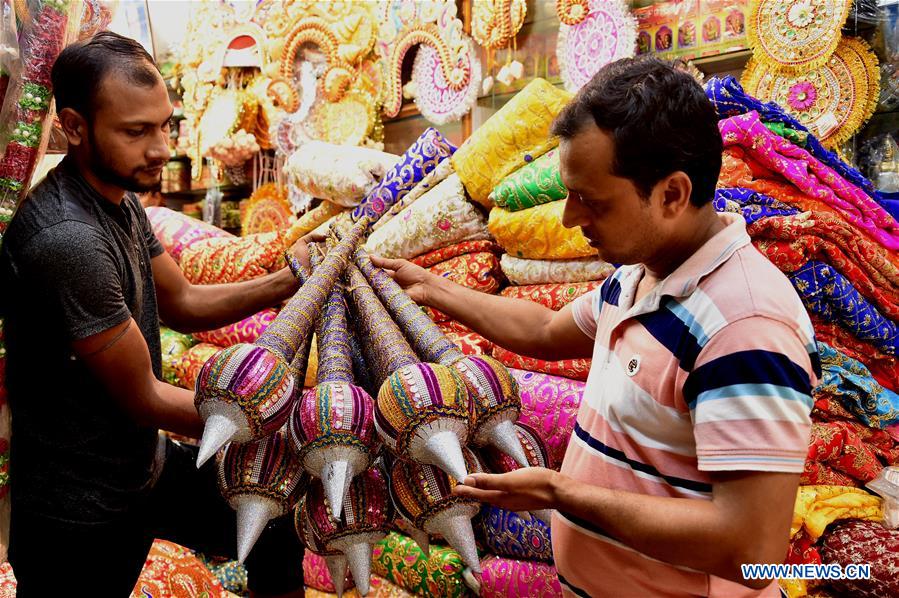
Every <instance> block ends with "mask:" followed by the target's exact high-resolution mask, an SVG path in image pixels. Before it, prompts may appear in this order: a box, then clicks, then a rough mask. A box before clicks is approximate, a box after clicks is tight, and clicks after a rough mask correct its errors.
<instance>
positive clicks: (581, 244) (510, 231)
mask: <svg viewBox="0 0 899 598" xmlns="http://www.w3.org/2000/svg"><path fill="white" fill-rule="evenodd" d="M564 210H565V202H564V201H554V202H552V203H547V204H543V205H541V206H536V207H534V208H528V209H527V210H521V211H520V212H509V211H508V210H504V209H502V208H493V209H492V210H490V218H489V220H488V221H487V228H489V229H490V234H492V235H493V238H495V239H496V242H497V243H499V244H500V246H501V247H502V248H503V249H505V250H506V252H507V253H509V254H510V255H513V256H515V257H523V258H529V259H535V260H563V259H573V258H579V257H590V256H593V255H596V249H594V248H593V247H591V246H590V244H589V243H588V242H587V239H586V237H584V234H583V233H582V232H581V229H580V228H565V227H564V226H563V225H562V212H563V211H564Z"/></svg>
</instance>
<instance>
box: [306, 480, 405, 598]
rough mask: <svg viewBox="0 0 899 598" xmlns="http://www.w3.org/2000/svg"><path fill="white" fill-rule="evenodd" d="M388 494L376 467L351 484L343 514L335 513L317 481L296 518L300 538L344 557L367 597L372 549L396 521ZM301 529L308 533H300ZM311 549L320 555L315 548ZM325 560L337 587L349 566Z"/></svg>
mask: <svg viewBox="0 0 899 598" xmlns="http://www.w3.org/2000/svg"><path fill="white" fill-rule="evenodd" d="M387 493H388V490H387V480H386V476H385V474H384V471H383V470H382V469H381V468H380V467H378V466H375V467H372V468H370V469H368V470H366V471H365V472H364V473H362V474H361V475H359V476H357V477H356V478H355V479H354V480H353V482H352V484H350V487H349V489H348V490H347V494H346V497H345V500H344V502H343V510H342V511H339V512H335V511H333V510H332V509H331V505H330V504H329V503H328V501H327V499H326V498H325V493H324V489H323V487H322V485H321V484H320V483H319V482H318V481H313V482H312V483H311V484H310V487H309V491H308V492H307V494H306V499H305V501H303V502H302V503H301V506H300V508H298V509H297V511H296V514H295V523H296V526H297V529H298V533H299V535H300V537H301V538H304V539H305V538H310V537H311V538H313V539H317V540H319V541H320V545H324V548H325V550H326V551H333V550H336V551H338V552H339V553H340V554H341V555H343V563H346V564H349V568H350V572H352V574H353V580H354V581H355V582H356V588H357V589H358V590H359V593H360V594H362V595H363V596H365V595H366V594H368V590H369V579H370V578H371V550H372V545H373V544H375V543H377V542H379V541H380V540H382V539H383V538H384V536H386V535H387V523H388V522H389V521H390V520H391V519H392V513H391V512H390V506H391V503H390V499H389V498H388V494H387ZM301 526H303V527H306V528H307V529H305V530H303V531H299V530H300V527H301ZM307 546H309V548H310V549H312V550H313V552H315V551H316V550H315V549H314V548H313V547H312V546H311V545H308V544H307ZM319 549H320V548H319ZM329 559H330V560H329ZM325 560H326V562H327V564H328V569H329V571H330V572H331V578H332V579H333V580H334V581H335V585H336V582H337V580H338V579H341V578H342V576H341V569H343V575H346V564H343V563H341V560H340V558H339V557H336V558H335V557H334V556H331V557H325Z"/></svg>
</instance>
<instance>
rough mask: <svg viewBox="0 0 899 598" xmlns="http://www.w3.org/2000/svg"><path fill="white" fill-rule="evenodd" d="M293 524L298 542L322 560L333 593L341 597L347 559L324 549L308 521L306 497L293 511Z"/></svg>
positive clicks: (334, 550)
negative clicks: (332, 586) (326, 569)
mask: <svg viewBox="0 0 899 598" xmlns="http://www.w3.org/2000/svg"><path fill="white" fill-rule="evenodd" d="M293 524H294V529H295V530H296V533H297V537H298V538H299V539H300V542H302V543H303V545H304V546H306V548H308V549H309V550H311V551H312V552H314V553H315V554H317V555H319V556H321V557H322V558H324V560H325V566H326V567H327V568H328V573H330V575H331V581H332V582H333V583H334V590H335V593H336V594H337V595H338V596H343V592H344V590H345V588H346V581H347V579H346V577H347V559H346V557H345V556H344V555H343V553H341V552H340V551H338V550H336V549H328V548H326V547H325V542H324V540H322V538H321V537H320V536H319V535H318V529H317V527H316V526H315V525H314V524H313V523H312V521H311V520H310V513H309V509H307V508H306V496H303V497H302V498H301V499H300V502H299V503H298V504H297V507H296V509H295V510H294V519H293ZM354 583H355V580H354Z"/></svg>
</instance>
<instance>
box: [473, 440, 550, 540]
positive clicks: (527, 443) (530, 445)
mask: <svg viewBox="0 0 899 598" xmlns="http://www.w3.org/2000/svg"><path fill="white" fill-rule="evenodd" d="M512 429H513V432H514V433H515V435H516V436H517V437H518V440H519V446H520V447H522V448H523V452H524V455H525V458H526V461H525V465H524V466H525V467H546V468H549V467H550V465H549V451H548V450H547V448H546V444H545V443H544V442H543V439H542V438H541V437H540V434H538V433H537V431H536V430H534V428H532V427H530V426H528V425H527V424H523V423H515V424H513V425H512ZM481 456H482V457H483V459H484V465H485V466H486V468H487V469H488V470H489V471H492V472H495V473H508V472H510V471H515V470H516V469H521V467H522V465H521V464H520V463H519V462H518V460H517V459H514V458H512V457H511V456H510V455H509V454H508V452H506V451H502V450H498V449H496V448H495V447H492V446H488V447H484V448H483V449H482V450H481ZM519 515H520V514H519ZM531 515H533V516H534V517H536V518H537V519H539V520H540V521H543V522H544V523H547V524H549V523H550V521H551V520H552V510H550V509H539V510H536V511H531Z"/></svg>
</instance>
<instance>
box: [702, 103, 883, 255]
mask: <svg viewBox="0 0 899 598" xmlns="http://www.w3.org/2000/svg"><path fill="white" fill-rule="evenodd" d="M718 128H719V130H720V131H721V138H722V139H723V140H724V146H725V147H730V146H733V145H739V146H741V147H742V148H743V150H744V151H745V152H746V153H747V154H748V155H750V156H752V157H753V159H755V160H757V161H758V162H760V163H761V164H763V165H764V166H766V167H768V168H770V169H771V170H773V171H775V172H777V173H779V174H780V175H782V176H783V177H784V178H786V179H788V180H789V181H790V182H791V183H793V184H794V185H796V186H797V187H798V188H799V189H800V190H802V191H803V192H804V193H807V194H808V195H810V196H812V197H815V198H818V199H820V200H822V201H824V202H826V203H828V204H829V205H831V206H833V207H834V208H836V209H837V210H838V211H839V212H840V213H842V214H843V215H844V216H845V217H846V218H847V219H848V220H849V221H850V222H851V223H853V224H854V225H856V226H858V227H860V228H863V229H864V230H866V231H867V232H868V233H869V234H870V235H871V236H872V237H874V238H875V239H876V240H877V241H878V242H879V243H880V244H882V245H883V246H884V247H886V248H887V249H890V250H892V251H896V250H899V222H897V221H896V219H895V218H893V217H892V216H891V215H890V214H889V213H888V212H887V211H886V210H884V209H883V207H881V206H880V204H878V203H877V202H876V201H874V200H873V199H872V198H871V197H870V196H869V195H867V194H866V193H865V192H864V191H862V190H861V189H860V188H858V187H857V186H855V185H852V184H851V183H849V182H848V181H846V179H844V178H843V177H841V176H840V175H839V174H837V173H836V172H835V171H834V170H833V169H832V168H830V167H829V166H826V165H825V164H823V163H821V162H820V161H819V160H817V159H816V158H815V157H814V156H812V155H811V154H809V153H808V152H807V151H806V150H805V149H803V148H801V147H798V146H796V145H793V144H792V143H790V142H789V141H787V140H786V139H784V138H782V137H778V136H777V135H775V134H774V133H772V132H771V131H769V130H768V129H767V128H766V127H765V125H763V124H762V122H761V121H760V120H759V115H758V113H757V112H747V113H746V114H742V115H740V116H734V117H731V118H728V119H725V120H722V121H720V122H719V123H718Z"/></svg>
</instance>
